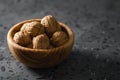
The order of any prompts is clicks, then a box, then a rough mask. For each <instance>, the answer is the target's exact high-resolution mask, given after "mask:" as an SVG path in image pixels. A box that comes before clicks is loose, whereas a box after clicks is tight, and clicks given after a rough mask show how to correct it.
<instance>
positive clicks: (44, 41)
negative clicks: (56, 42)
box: [33, 34, 50, 49]
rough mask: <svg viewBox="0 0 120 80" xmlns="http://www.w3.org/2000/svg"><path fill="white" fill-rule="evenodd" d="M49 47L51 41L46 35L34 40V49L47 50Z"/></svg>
mask: <svg viewBox="0 0 120 80" xmlns="http://www.w3.org/2000/svg"><path fill="white" fill-rule="evenodd" d="M49 45H50V41H49V38H48V36H47V35H46V34H40V35H38V36H36V37H34V38H33V48H37V49H47V48H48V47H49Z"/></svg>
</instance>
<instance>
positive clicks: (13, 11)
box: [0, 0, 120, 80]
mask: <svg viewBox="0 0 120 80" xmlns="http://www.w3.org/2000/svg"><path fill="white" fill-rule="evenodd" d="M49 14H51V15H53V16H55V17H56V19H57V20H59V21H61V22H64V23H65V24H67V25H68V26H70V28H71V29H72V30H73V31H74V33H75V43H74V46H73V49H72V52H71V55H70V56H69V57H68V58H67V59H66V60H65V61H64V62H62V63H61V64H60V65H58V66H56V67H53V68H49V69H33V68H29V67H26V66H24V65H23V64H21V63H20V62H19V61H17V60H16V59H15V58H14V57H13V56H12V55H11V53H10V52H9V49H8V46H7V40H6V37H7V32H8V30H9V29H10V28H11V26H13V25H14V24H16V23H18V22H20V21H23V20H26V19H31V18H42V17H44V16H46V15H49ZM0 80H120V1H119V0H0Z"/></svg>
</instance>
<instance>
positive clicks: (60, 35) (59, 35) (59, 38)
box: [50, 31, 68, 47]
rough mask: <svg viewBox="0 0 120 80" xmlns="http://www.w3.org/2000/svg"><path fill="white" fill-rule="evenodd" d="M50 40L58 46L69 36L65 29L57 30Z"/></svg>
mask: <svg viewBox="0 0 120 80" xmlns="http://www.w3.org/2000/svg"><path fill="white" fill-rule="evenodd" d="M50 40H51V43H52V44H53V45H54V46H56V47H58V46H61V45H63V44H64V43H66V42H67V40H68V36H67V34H66V33H65V32H63V31H57V32H55V33H54V34H53V35H52V37H51V39H50Z"/></svg>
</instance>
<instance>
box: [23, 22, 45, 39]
mask: <svg viewBox="0 0 120 80" xmlns="http://www.w3.org/2000/svg"><path fill="white" fill-rule="evenodd" d="M21 31H22V32H25V33H28V34H29V35H30V36H31V37H35V36H37V35H39V34H42V33H44V27H43V26H42V25H41V24H40V22H37V21H33V22H29V23H25V24H23V26H22V28H21Z"/></svg>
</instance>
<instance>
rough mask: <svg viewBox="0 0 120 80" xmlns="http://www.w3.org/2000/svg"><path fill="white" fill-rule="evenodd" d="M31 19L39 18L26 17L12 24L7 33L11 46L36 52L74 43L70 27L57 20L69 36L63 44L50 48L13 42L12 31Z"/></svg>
mask: <svg viewBox="0 0 120 80" xmlns="http://www.w3.org/2000/svg"><path fill="white" fill-rule="evenodd" d="M32 21H41V19H38V18H37V19H28V20H24V21H21V22H18V23H17V24H15V25H13V26H12V27H11V28H10V29H9V31H8V33H7V42H8V43H11V44H12V46H14V47H16V48H20V49H22V50H29V51H35V52H37V51H51V50H53V51H54V50H56V49H60V48H62V47H63V48H64V47H66V46H69V44H70V43H74V33H73V31H72V29H70V27H69V26H67V25H66V24H64V23H62V22H59V21H58V23H59V24H60V25H61V26H62V27H63V28H64V29H65V30H66V32H67V34H68V36H69V39H68V41H67V42H66V43H65V44H63V45H61V46H59V47H55V48H52V49H33V48H27V47H24V46H21V45H19V44H17V43H15V42H14V40H13V37H12V31H15V29H16V27H17V26H19V25H23V24H24V23H27V22H32Z"/></svg>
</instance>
